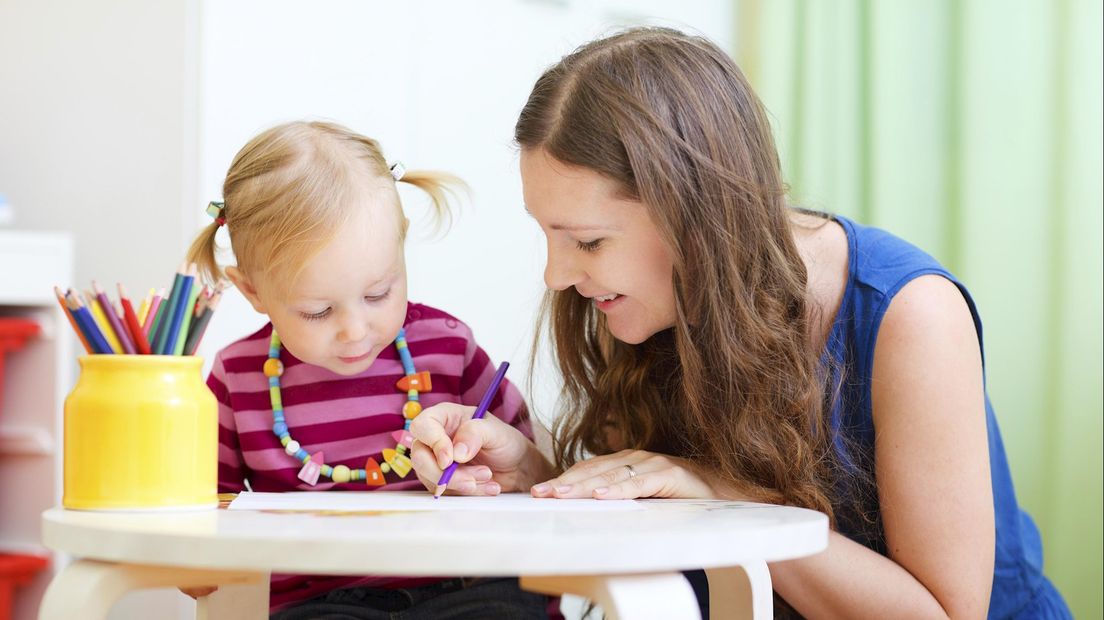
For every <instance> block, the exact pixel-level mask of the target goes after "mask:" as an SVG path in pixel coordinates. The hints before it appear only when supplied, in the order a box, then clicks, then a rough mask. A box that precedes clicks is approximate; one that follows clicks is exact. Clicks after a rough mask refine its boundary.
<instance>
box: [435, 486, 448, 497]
mask: <svg viewBox="0 0 1104 620" xmlns="http://www.w3.org/2000/svg"><path fill="white" fill-rule="evenodd" d="M445 486H447V485H443V484H439V485H437V488H436V489H434V490H433V499H441V494H443V493H444V492H445Z"/></svg>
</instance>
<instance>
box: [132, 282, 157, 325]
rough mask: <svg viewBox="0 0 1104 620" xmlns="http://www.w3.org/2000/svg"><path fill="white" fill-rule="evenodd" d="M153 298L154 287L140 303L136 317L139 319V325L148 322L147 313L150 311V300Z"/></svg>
mask: <svg viewBox="0 0 1104 620" xmlns="http://www.w3.org/2000/svg"><path fill="white" fill-rule="evenodd" d="M152 299H153V289H152V288H151V289H150V292H149V295H146V296H145V297H143V298H142V303H141V304H139V305H138V314H137V315H136V316H135V318H137V319H138V326H139V327H141V326H142V325H144V324H145V322H146V314H147V313H148V312H149V307H150V301H151V300H152Z"/></svg>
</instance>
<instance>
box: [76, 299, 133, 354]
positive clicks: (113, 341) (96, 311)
mask: <svg viewBox="0 0 1104 620" xmlns="http://www.w3.org/2000/svg"><path fill="white" fill-rule="evenodd" d="M84 294H85V296H86V297H87V298H88V301H87V302H86V301H85V300H84V299H82V298H81V296H80V293H79V292H78V293H77V299H78V300H79V301H80V302H81V305H82V306H84V307H86V308H87V309H88V311H89V312H90V313H91V315H92V320H93V321H95V323H96V327H98V328H99V330H100V333H101V334H103V337H104V339H106V340H107V344H108V346H110V347H111V350H110V351H107V352H108V353H122V352H123V345H122V343H121V342H119V339H118V338H117V337H115V332H114V330H112V329H111V325H110V324H109V323H108V322H107V315H106V314H104V311H103V308H101V307H100V301H99V300H98V299H96V296H95V295H94V294H93V293H92V291H85V292H84Z"/></svg>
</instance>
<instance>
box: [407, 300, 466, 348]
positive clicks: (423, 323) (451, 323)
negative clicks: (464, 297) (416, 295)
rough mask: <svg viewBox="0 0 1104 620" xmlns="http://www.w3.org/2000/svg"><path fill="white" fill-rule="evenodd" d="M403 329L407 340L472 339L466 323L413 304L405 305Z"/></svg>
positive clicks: (447, 314)
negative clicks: (448, 337)
mask: <svg viewBox="0 0 1104 620" xmlns="http://www.w3.org/2000/svg"><path fill="white" fill-rule="evenodd" d="M403 329H405V330H406V334H407V338H408V339H411V338H413V339H419V340H420V339H426V338H438V337H447V336H453V337H462V338H466V339H471V338H472V330H471V328H470V327H468V325H467V323H464V322H463V321H461V320H460V319H458V318H456V317H455V316H453V315H451V314H449V313H448V312H445V311H444V310H441V309H440V308H435V307H433V306H427V305H425V304H419V303H414V302H410V303H409V304H407V307H406V320H405V321H404V322H403Z"/></svg>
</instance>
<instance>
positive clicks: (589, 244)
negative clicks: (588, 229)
mask: <svg viewBox="0 0 1104 620" xmlns="http://www.w3.org/2000/svg"><path fill="white" fill-rule="evenodd" d="M576 244H577V245H578V246H579V249H580V250H582V251H584V252H596V251H597V250H598V246H600V245H602V240H601V239H595V240H594V241H577V242H576Z"/></svg>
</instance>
